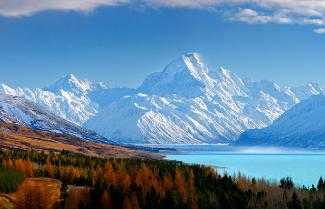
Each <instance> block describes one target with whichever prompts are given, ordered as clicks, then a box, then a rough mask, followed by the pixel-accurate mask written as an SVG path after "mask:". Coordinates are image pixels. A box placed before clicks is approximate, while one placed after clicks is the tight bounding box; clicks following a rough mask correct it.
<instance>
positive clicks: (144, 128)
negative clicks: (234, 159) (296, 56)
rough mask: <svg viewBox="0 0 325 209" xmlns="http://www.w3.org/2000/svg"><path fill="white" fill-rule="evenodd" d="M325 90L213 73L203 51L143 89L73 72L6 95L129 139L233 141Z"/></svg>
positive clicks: (184, 58) (6, 91) (167, 69)
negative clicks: (42, 85)
mask: <svg viewBox="0 0 325 209" xmlns="http://www.w3.org/2000/svg"><path fill="white" fill-rule="evenodd" d="M322 92H325V91H324V89H323V88H321V87H320V86H318V85H317V84H313V83H309V84H307V85H305V86H302V87H298V88H289V87H281V86H279V85H278V84H276V83H274V82H270V81H258V82H255V81H250V80H246V79H242V78H240V77H239V76H237V75H236V74H235V73H233V72H231V71H229V70H227V69H224V68H220V69H213V70H209V69H208V68H207V66H206V65H205V64H204V63H203V61H202V59H201V58H200V56H199V55H198V54H197V53H190V54H186V55H183V56H181V57H179V58H178V59H175V60H174V61H172V62H171V63H170V64H168V65H167V66H166V67H165V68H164V69H163V71H162V72H156V73H153V74H151V75H149V76H148V77H147V78H146V79H145V80H144V82H143V83H142V85H141V86H140V87H139V88H137V89H129V88H108V87H106V86H105V85H104V84H103V83H96V84H95V83H91V82H89V81H88V80H81V79H78V78H77V77H76V76H74V75H67V76H65V77H63V78H61V79H60V80H58V81H57V82H55V83H54V84H52V85H49V86H48V87H46V88H37V89H29V88H17V89H13V88H11V87H9V86H6V85H5V84H0V93H4V94H8V95H13V96H21V97H24V98H26V99H27V100H29V101H32V102H34V103H35V104H37V105H38V106H40V107H43V108H44V109H46V110H48V111H50V112H51V113H54V114H55V115H57V116H59V117H61V118H64V119H66V120H68V121H70V122H72V123H74V124H77V125H80V126H84V127H86V128H89V129H92V130H95V131H96V132H98V133H99V134H101V135H103V136H105V137H107V138H110V139H114V140H118V141H119V142H124V143H164V144H170V143H172V144H184V143H186V144H192V143H195V144H197V143H229V142H232V141H234V140H236V139H237V138H238V136H239V135H240V134H241V133H242V132H244V131H246V130H247V129H255V128H264V127H266V126H268V125H270V124H271V123H272V122H273V121H274V120H276V119H277V118H278V117H279V116H281V115H282V114H283V113H284V112H285V111H286V110H288V109H290V108H291V107H293V106H294V105H295V104H297V103H299V102H300V101H301V100H305V99H307V98H309V97H310V96H312V95H317V94H319V93H322Z"/></svg>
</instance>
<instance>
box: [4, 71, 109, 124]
mask: <svg viewBox="0 0 325 209" xmlns="http://www.w3.org/2000/svg"><path fill="white" fill-rule="evenodd" d="M105 89H107V87H106V86H105V85H104V84H102V83H98V84H92V83H90V82H89V81H87V80H79V79H78V78H76V77H75V76H74V75H71V74H70V75H67V76H65V77H63V78H61V79H60V80H58V81H57V82H56V83H54V84H53V85H50V86H49V87H46V88H43V89H41V88H37V89H29V88H17V89H12V88H10V87H9V86H6V85H5V84H0V93H3V94H9V95H13V96H22V97H25V98H26V99H28V100H30V101H33V102H34V103H36V104H37V105H39V106H41V107H44V108H45V109H47V110H49V111H51V112H52V113H54V114H56V115H58V116H60V117H62V118H64V119H66V120H68V121H70V122H73V123H76V124H78V125H82V124H83V123H84V122H86V121H87V120H88V119H89V118H91V117H92V116H94V115H95V114H96V113H97V112H98V110H99V104H97V103H95V102H93V101H92V100H91V98H89V96H88V94H89V93H91V92H96V91H101V90H105Z"/></svg>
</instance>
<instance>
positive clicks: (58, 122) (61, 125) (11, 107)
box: [0, 94, 114, 144]
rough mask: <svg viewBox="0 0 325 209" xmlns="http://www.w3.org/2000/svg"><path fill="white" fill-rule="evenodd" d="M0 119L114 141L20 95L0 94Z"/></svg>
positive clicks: (31, 126)
mask: <svg viewBox="0 0 325 209" xmlns="http://www.w3.org/2000/svg"><path fill="white" fill-rule="evenodd" d="M0 121H1V122H6V123H14V124H19V125H24V126H27V127H30V128H32V129H37V130H43V131H49V132H54V133H62V134H66V135H68V134H69V135H72V136H76V137H78V138H83V139H85V140H90V141H95V142H100V143H110V144H113V143H114V142H113V141H111V140H108V139H106V138H104V137H102V136H100V135H98V134H97V133H95V132H94V131H90V130H87V129H85V128H82V127H80V126H78V125H76V124H75V123H72V122H69V121H67V120H65V119H63V118H61V117H60V116H58V115H55V114H53V113H52V112H50V111H48V110H46V109H44V108H42V107H40V106H39V105H36V104H35V103H34V102H32V101H30V100H28V99H25V98H24V97H20V96H12V95H7V94H0Z"/></svg>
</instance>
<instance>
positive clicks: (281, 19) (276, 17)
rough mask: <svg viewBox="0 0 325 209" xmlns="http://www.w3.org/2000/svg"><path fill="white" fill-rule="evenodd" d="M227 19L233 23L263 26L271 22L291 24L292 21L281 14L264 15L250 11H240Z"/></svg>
mask: <svg viewBox="0 0 325 209" xmlns="http://www.w3.org/2000/svg"><path fill="white" fill-rule="evenodd" d="M228 18H229V19H230V20H233V21H240V22H246V23H249V24H265V23H272V22H273V23H278V24H290V23H292V20H291V19H290V18H289V17H287V16H285V15H283V14H273V15H265V14H261V13H258V12H257V11H255V10H252V9H241V10H240V11H239V12H237V13H235V14H231V16H230V17H228Z"/></svg>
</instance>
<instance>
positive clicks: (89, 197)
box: [0, 151, 325, 209]
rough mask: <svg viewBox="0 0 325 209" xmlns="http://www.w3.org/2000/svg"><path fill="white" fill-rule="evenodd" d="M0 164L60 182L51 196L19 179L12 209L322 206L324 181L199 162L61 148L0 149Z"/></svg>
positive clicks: (290, 208)
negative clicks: (227, 171) (259, 176)
mask: <svg viewBox="0 0 325 209" xmlns="http://www.w3.org/2000/svg"><path fill="white" fill-rule="evenodd" d="M0 165H1V167H2V169H5V170H6V171H12V172H14V173H21V174H23V176H24V177H26V178H30V177H47V178H52V179H58V180H60V181H61V182H62V184H61V186H60V187H61V188H60V190H59V194H51V192H49V190H50V188H51V187H47V186H39V184H25V183H24V184H23V185H21V186H20V187H19V190H18V194H19V195H17V200H16V202H17V204H16V208H17V209H26V208H28V209H47V208H55V209H70V208H80V209H86V208H91V209H140V208H141V209H165V208H166V209H176V208H177V209H183V208H184V209H198V208H200V209H267V208H270V209H287V208H288V209H300V208H301V209H322V208H325V201H324V194H325V193H324V190H325V181H324V180H323V179H320V181H319V183H318V185H317V186H316V187H312V188H305V187H304V188H295V186H294V183H293V182H292V179H290V178H286V179H283V180H281V182H280V184H272V183H269V182H267V181H265V180H256V179H249V178H246V177H244V176H241V175H238V176H236V177H230V176H220V175H218V174H217V172H216V171H215V170H214V169H213V168H209V167H204V166H200V165H186V164H182V163H180V162H171V161H157V160H137V159H102V158H97V157H90V156H84V155H79V154H73V153H68V152H64V151H63V152H62V153H50V154H45V153H38V152H26V151H10V152H0ZM17 182H18V184H19V183H21V180H20V181H18V180H17ZM18 184H17V185H18ZM52 187H53V185H52ZM2 192H3V191H2ZM49 196H51V197H49ZM49 200H51V201H52V202H53V204H49Z"/></svg>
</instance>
